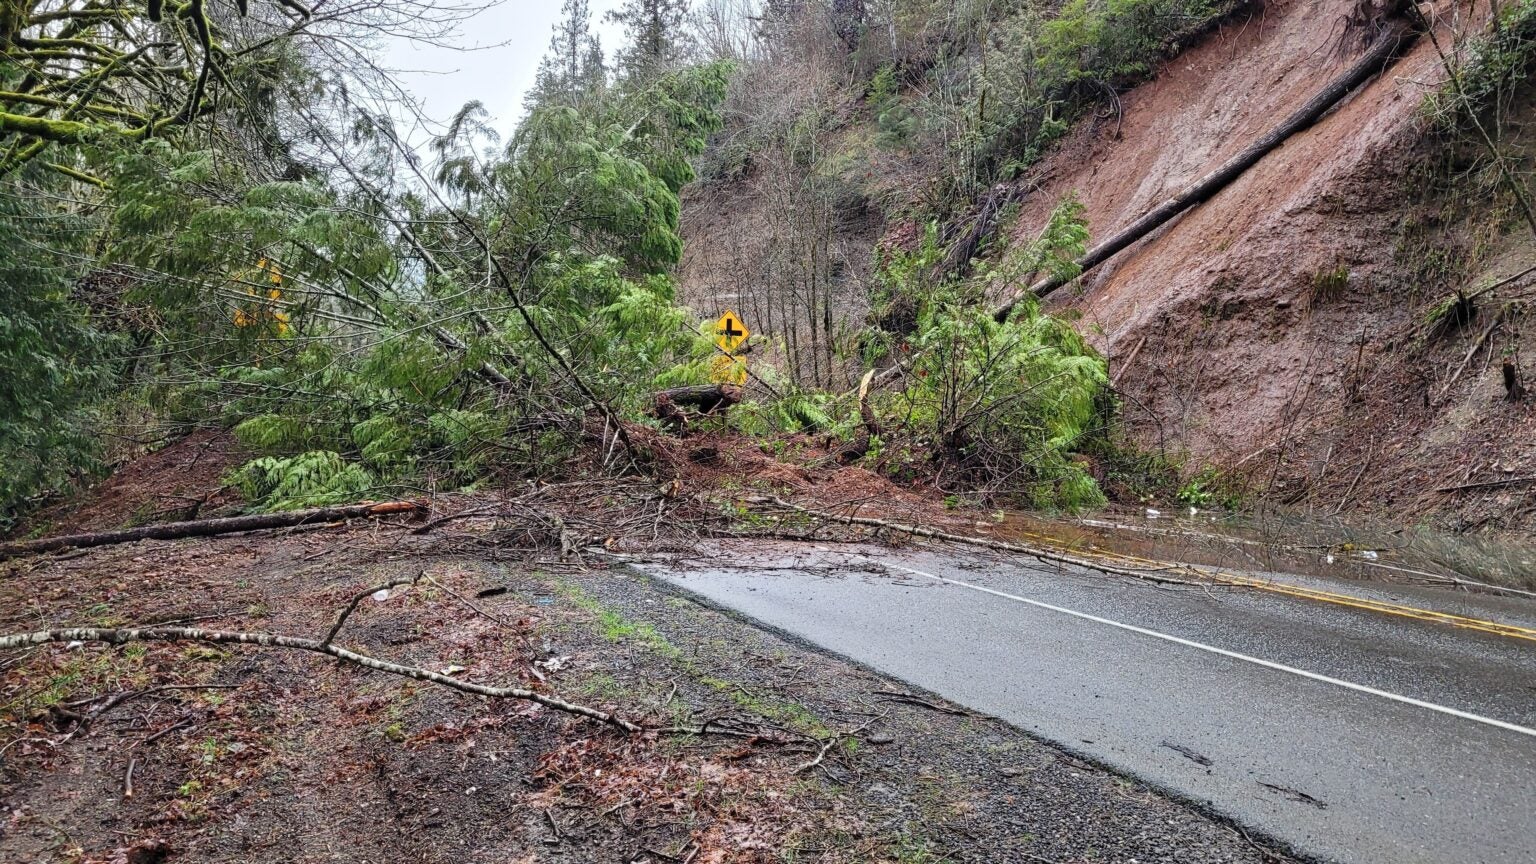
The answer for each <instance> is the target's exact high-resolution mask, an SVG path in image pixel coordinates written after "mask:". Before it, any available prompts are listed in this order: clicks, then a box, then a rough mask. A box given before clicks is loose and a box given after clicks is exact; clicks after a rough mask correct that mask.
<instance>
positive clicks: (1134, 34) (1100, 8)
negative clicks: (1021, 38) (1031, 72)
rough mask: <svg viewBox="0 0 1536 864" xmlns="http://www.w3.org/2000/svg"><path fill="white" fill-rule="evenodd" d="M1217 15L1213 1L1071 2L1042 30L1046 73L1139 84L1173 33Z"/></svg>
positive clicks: (1068, 79) (1058, 77)
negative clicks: (1137, 80)
mask: <svg viewBox="0 0 1536 864" xmlns="http://www.w3.org/2000/svg"><path fill="white" fill-rule="evenodd" d="M1215 11H1216V6H1215V4H1214V3H1212V2H1211V0H1068V2H1067V3H1066V4H1065V5H1064V6H1062V7H1061V11H1060V12H1059V13H1057V15H1056V17H1055V18H1054V19H1052V20H1051V21H1048V22H1046V24H1045V25H1044V27H1043V28H1042V30H1041V35H1040V42H1039V52H1040V58H1039V64H1040V69H1041V72H1042V74H1044V75H1045V76H1046V78H1047V79H1049V80H1054V81H1060V82H1064V83H1075V82H1077V81H1083V80H1089V81H1100V82H1115V81H1134V80H1136V79H1138V78H1141V77H1143V76H1145V75H1147V74H1148V73H1150V72H1151V71H1152V70H1151V66H1150V63H1151V61H1153V60H1154V59H1156V58H1157V57H1158V56H1159V55H1160V54H1162V53H1163V51H1164V50H1165V49H1167V48H1168V47H1170V46H1169V38H1170V34H1176V33H1178V32H1179V31H1180V30H1181V29H1183V28H1186V27H1188V23H1187V22H1189V21H1191V20H1193V21H1199V22H1203V21H1204V20H1206V19H1208V18H1209V17H1210V16H1211V15H1212V14H1213V13H1214V12H1215Z"/></svg>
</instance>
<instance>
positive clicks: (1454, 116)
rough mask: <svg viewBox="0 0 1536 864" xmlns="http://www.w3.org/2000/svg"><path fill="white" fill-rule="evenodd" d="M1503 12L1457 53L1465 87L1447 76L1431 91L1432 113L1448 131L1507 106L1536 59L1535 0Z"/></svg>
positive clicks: (1456, 62) (1428, 105)
mask: <svg viewBox="0 0 1536 864" xmlns="http://www.w3.org/2000/svg"><path fill="white" fill-rule="evenodd" d="M1499 12H1500V16H1499V20H1498V22H1497V25H1496V26H1495V27H1493V28H1491V29H1490V30H1489V31H1488V32H1487V33H1486V34H1485V35H1482V36H1480V37H1478V38H1475V39H1473V40H1470V44H1469V46H1468V47H1467V48H1466V49H1465V51H1464V52H1463V55H1464V56H1460V57H1456V58H1452V63H1453V64H1454V66H1455V74H1456V76H1457V77H1458V78H1459V79H1460V82H1461V86H1460V91H1459V92H1458V90H1457V88H1456V87H1455V85H1454V84H1452V83H1449V82H1448V83H1446V84H1445V85H1443V86H1442V87H1441V88H1440V89H1439V90H1438V91H1436V92H1433V93H1431V94H1430V95H1429V96H1427V97H1426V109H1427V111H1428V113H1429V114H1430V115H1431V116H1432V117H1433V118H1434V119H1435V121H1436V122H1437V123H1438V124H1439V125H1440V126H1441V128H1442V129H1444V130H1446V131H1454V130H1457V129H1459V128H1461V127H1462V126H1463V125H1469V124H1470V118H1471V117H1473V116H1478V115H1482V114H1487V113H1491V112H1496V111H1500V110H1503V109H1505V108H1507V107H1508V103H1509V101H1510V100H1511V99H1512V98H1513V97H1514V95H1515V93H1516V91H1517V89H1518V88H1519V86H1520V85H1521V84H1523V83H1525V81H1526V79H1527V78H1528V77H1529V75H1530V72H1531V68H1532V65H1533V63H1536V0H1515V2H1512V3H1508V4H1505V5H1503V7H1502V8H1501V9H1500V10H1499Z"/></svg>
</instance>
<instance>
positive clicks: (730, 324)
mask: <svg viewBox="0 0 1536 864" xmlns="http://www.w3.org/2000/svg"><path fill="white" fill-rule="evenodd" d="M720 335H722V336H724V337H725V338H727V339H735V338H736V337H737V336H745V335H747V331H745V330H737V329H736V319H735V318H727V319H725V329H723V330H721V331H720Z"/></svg>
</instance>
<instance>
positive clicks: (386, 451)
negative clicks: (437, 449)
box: [352, 413, 421, 471]
mask: <svg viewBox="0 0 1536 864" xmlns="http://www.w3.org/2000/svg"><path fill="white" fill-rule="evenodd" d="M352 441H353V443H355V444H356V445H357V447H358V451H359V452H360V454H361V455H362V457H363V461H365V462H367V463H368V464H369V465H372V466H373V467H374V468H375V469H378V470H386V471H387V470H390V469H398V468H404V467H407V466H409V465H410V464H411V462H412V461H413V459H412V456H413V452H414V451H415V450H417V449H419V448H420V446H421V442H420V441H418V440H417V438H416V435H415V434H413V430H412V428H411V427H410V426H408V425H406V424H404V423H402V422H400V421H399V420H397V419H395V418H394V417H393V416H391V415H389V414H382V413H381V414H376V415H374V416H372V417H370V418H368V419H367V420H364V421H363V422H361V423H358V424H357V425H356V426H353V427H352Z"/></svg>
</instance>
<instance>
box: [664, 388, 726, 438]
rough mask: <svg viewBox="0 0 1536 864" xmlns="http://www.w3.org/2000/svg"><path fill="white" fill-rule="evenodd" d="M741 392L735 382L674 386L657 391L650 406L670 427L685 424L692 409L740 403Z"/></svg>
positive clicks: (714, 408)
mask: <svg viewBox="0 0 1536 864" xmlns="http://www.w3.org/2000/svg"><path fill="white" fill-rule="evenodd" d="M741 397H742V391H741V388H740V387H737V386H736V385H734V384H708V385H704V386H699V387H674V388H672V389H671V390H663V391H661V392H659V393H657V394H656V404H655V406H654V407H653V408H652V409H651V410H652V413H653V414H654V415H655V417H656V419H658V420H660V421H662V422H663V423H665V424H667V426H668V427H669V428H671V429H673V430H682V429H686V428H687V427H688V418H689V414H688V411H685V410H684V409H688V408H691V409H693V410H694V411H696V412H698V414H700V415H707V414H714V413H716V412H720V411H725V410H727V409H729V408H730V407H731V406H732V405H737V404H740V402H741Z"/></svg>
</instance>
